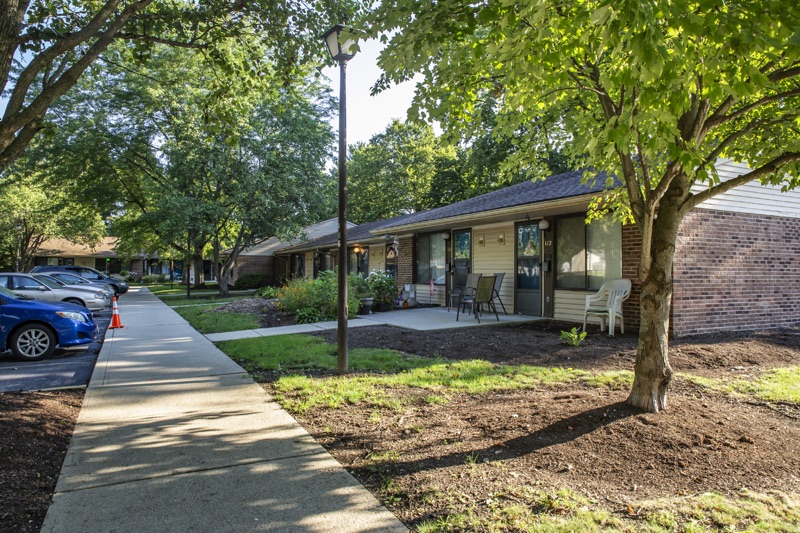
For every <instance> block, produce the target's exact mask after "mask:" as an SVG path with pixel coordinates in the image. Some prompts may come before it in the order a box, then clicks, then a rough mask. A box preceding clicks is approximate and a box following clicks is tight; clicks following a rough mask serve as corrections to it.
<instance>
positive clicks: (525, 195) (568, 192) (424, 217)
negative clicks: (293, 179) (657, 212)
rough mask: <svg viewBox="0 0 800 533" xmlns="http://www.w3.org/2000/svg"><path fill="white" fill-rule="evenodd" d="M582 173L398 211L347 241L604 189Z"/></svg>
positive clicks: (321, 242)
mask: <svg viewBox="0 0 800 533" xmlns="http://www.w3.org/2000/svg"><path fill="white" fill-rule="evenodd" d="M583 173H584V171H583V170H573V171H570V172H564V173H562V174H555V175H553V176H550V177H548V178H547V179H545V180H537V181H524V182H522V183H518V184H516V185H511V186H510V187H505V188H504V189H500V190H497V191H493V192H490V193H486V194H482V195H480V196H476V197H474V198H470V199H468V200H463V201H461V202H456V203H454V204H450V205H446V206H444V207H437V208H436V209H430V210H428V211H420V212H418V213H411V214H408V215H400V216H397V217H394V218H388V219H384V220H376V221H374V222H367V223H365V224H360V225H358V226H356V227H354V228H351V229H348V230H347V241H348V242H350V243H356V242H358V241H359V240H366V239H370V238H372V239H374V238H375V237H376V235H375V234H373V233H372V232H373V231H374V232H375V233H379V232H380V231H381V230H384V229H385V230H386V233H389V232H391V231H392V228H396V227H403V226H408V225H411V224H419V223H422V222H430V221H433V220H443V219H447V218H452V217H457V216H463V215H471V214H477V213H483V212H486V211H494V210H497V209H505V208H510V207H516V206H521V205H527V204H536V203H540V202H546V201H548V200H559V199H562V198H570V197H574V196H583V195H585V194H591V193H598V192H602V191H604V190H606V176H607V174H606V173H605V172H600V173H598V174H597V175H596V179H595V181H594V184H592V183H591V182H590V183H589V184H587V185H583V184H581V179H582V178H583ZM615 181H616V183H615V186H619V181H618V180H615ZM338 239H339V235H338V233H331V234H330V235H326V236H324V237H320V238H319V239H315V240H313V241H310V242H306V243H303V244H300V245H297V246H292V247H290V248H285V249H284V250H282V252H291V251H299V250H311V249H314V248H324V247H330V246H331V245H332V244H336V243H337V241H338Z"/></svg>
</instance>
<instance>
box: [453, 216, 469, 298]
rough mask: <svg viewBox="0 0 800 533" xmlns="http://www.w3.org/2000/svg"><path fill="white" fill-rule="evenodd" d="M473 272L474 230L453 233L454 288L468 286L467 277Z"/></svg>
mask: <svg viewBox="0 0 800 533" xmlns="http://www.w3.org/2000/svg"><path fill="white" fill-rule="evenodd" d="M470 272H472V230H469V229H460V230H456V231H454V232H453V287H463V286H464V285H466V284H467V275H468V274H469V273H470Z"/></svg>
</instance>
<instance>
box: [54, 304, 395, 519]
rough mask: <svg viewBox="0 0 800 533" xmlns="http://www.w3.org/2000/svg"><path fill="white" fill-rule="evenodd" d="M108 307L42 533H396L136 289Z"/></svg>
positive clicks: (231, 372)
mask: <svg viewBox="0 0 800 533" xmlns="http://www.w3.org/2000/svg"><path fill="white" fill-rule="evenodd" d="M119 309H120V316H121V320H122V323H123V325H124V326H125V327H124V328H123V329H115V330H109V332H108V334H107V337H106V340H105V343H104V345H103V349H102V351H101V352H100V356H99V358H98V360H97V364H96V366H95V371H94V374H93V376H92V380H91V382H90V384H89V388H88V389H87V392H86V397H85V399H84V402H83V407H82V409H81V412H80V415H79V417H78V423H77V426H76V428H75V433H74V435H73V438H72V441H71V443H70V446H69V451H68V452H67V457H66V459H65V461H64V466H63V468H62V470H61V475H60V476H59V479H58V484H57V486H56V493H55V495H54V497H53V503H52V505H51V506H50V508H49V510H48V512H47V517H46V518H45V522H44V526H43V527H42V531H46V532H75V531H80V532H84V533H89V532H109V531H114V532H128V531H129V532H137V533H138V532H142V531H146V532H161V531H208V532H222V531H231V532H240V531H281V532H283V531H319V532H322V531H325V532H328V531H331V532H333V531H335V532H377V531H407V529H406V528H405V527H404V526H403V524H402V523H400V522H399V521H398V520H397V519H396V518H395V517H394V516H393V515H392V514H391V513H389V512H388V511H387V510H386V509H385V508H383V507H382V506H381V505H380V503H379V502H378V501H377V500H376V499H375V498H374V497H373V496H372V495H371V494H370V493H369V492H368V491H367V490H366V489H364V488H363V487H362V486H361V485H359V484H358V482H357V481H356V480H355V479H354V478H353V477H352V476H351V475H350V474H349V473H347V471H345V470H344V468H342V467H341V465H339V463H337V462H336V461H335V460H334V459H333V457H331V456H330V455H329V454H328V453H327V452H326V451H325V450H324V449H323V448H322V447H321V446H320V445H319V444H317V443H316V442H315V441H314V439H312V438H311V436H310V435H309V434H308V433H307V432H306V431H305V430H304V429H303V428H302V427H300V425H299V424H297V422H296V421H295V420H294V419H293V418H292V417H291V416H289V415H288V414H287V413H286V412H285V411H283V410H282V409H281V408H280V407H279V406H278V405H277V404H276V403H275V402H273V401H272V399H271V398H270V397H269V396H268V395H267V394H266V392H265V391H264V389H263V388H261V387H260V386H259V385H257V384H256V383H254V382H253V381H252V380H251V379H250V377H249V376H248V375H247V374H246V373H245V372H244V370H243V369H242V368H241V367H239V366H238V365H237V364H236V363H234V362H233V361H231V360H230V359H229V358H228V357H227V356H226V355H225V354H223V353H222V352H220V351H219V350H218V349H217V348H216V347H214V345H213V344H212V343H211V342H210V341H209V340H207V339H206V338H205V337H203V335H200V334H199V333H197V332H196V331H195V330H194V329H193V328H192V327H191V326H189V324H188V323H187V322H186V321H185V320H183V319H182V318H181V317H180V316H178V315H177V314H176V313H175V312H174V311H172V310H171V309H169V307H167V306H166V305H165V304H163V303H162V302H161V301H160V300H158V299H157V298H156V297H155V296H153V295H152V294H150V292H149V291H147V290H146V289H142V290H136V291H130V292H129V293H128V294H126V295H125V296H124V297H123V298H122V299H121V302H120V305H119Z"/></svg>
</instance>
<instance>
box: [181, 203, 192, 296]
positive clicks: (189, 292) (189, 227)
mask: <svg viewBox="0 0 800 533" xmlns="http://www.w3.org/2000/svg"><path fill="white" fill-rule="evenodd" d="M186 199H187V200H188V201H189V202H192V201H193V200H194V194H192V193H188V194H187V195H186ZM190 207H191V206H190ZM186 255H187V257H188V260H187V261H186V266H185V267H184V269H183V275H184V276H185V277H186V299H187V300H191V299H192V279H191V273H192V212H191V209H190V211H189V219H188V221H187V224H186Z"/></svg>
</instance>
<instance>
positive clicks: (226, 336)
mask: <svg viewBox="0 0 800 533" xmlns="http://www.w3.org/2000/svg"><path fill="white" fill-rule="evenodd" d="M499 318H500V320H499V321H498V320H497V318H495V316H494V314H489V313H484V315H483V317H481V320H480V322H478V320H477V319H475V317H474V316H472V315H470V314H465V313H461V316H460V317H459V319H458V320H456V312H455V310H451V311H449V312H448V310H447V308H446V307H428V308H421V309H402V310H397V311H387V312H385V313H371V314H369V315H359V317H358V318H355V319H353V320H348V321H347V327H348V328H358V327H368V326H395V327H398V328H406V329H413V330H415V331H436V330H441V329H457V328H474V327H480V326H493V325H494V326H496V325H508V324H525V323H528V322H535V321H537V320H542V318H541V317H535V316H527V315H503V314H501V315H499ZM337 327H338V323H337V322H335V321H329V322H317V323H315V324H303V325H300V326H280V327H276V328H261V329H255V330H253V329H248V330H242V331H230V332H227V333H209V334H208V335H206V338H207V339H208V340H210V341H211V342H219V341H223V340H234V339H247V338H252V337H255V336H256V334H257V335H261V336H264V337H269V336H275V335H289V334H292V333H311V332H315V331H321V330H331V329H337Z"/></svg>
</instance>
